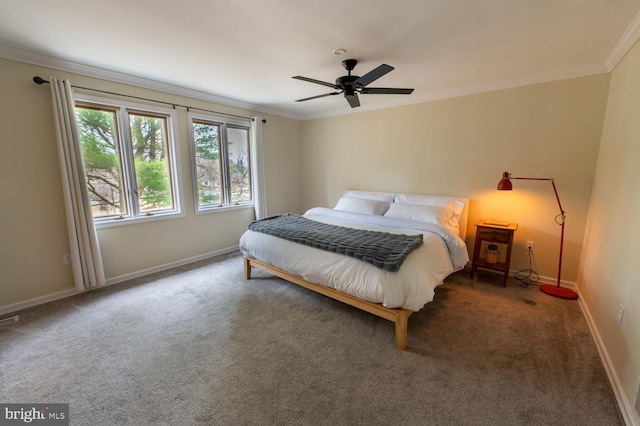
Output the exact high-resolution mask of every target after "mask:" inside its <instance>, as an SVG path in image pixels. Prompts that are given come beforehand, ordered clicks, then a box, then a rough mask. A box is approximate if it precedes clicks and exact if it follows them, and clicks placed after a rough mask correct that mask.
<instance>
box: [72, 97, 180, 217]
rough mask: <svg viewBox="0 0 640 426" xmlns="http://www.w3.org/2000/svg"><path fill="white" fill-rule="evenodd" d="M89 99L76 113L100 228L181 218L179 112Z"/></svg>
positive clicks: (78, 105) (80, 100) (82, 100)
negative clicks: (120, 222)
mask: <svg viewBox="0 0 640 426" xmlns="http://www.w3.org/2000/svg"><path fill="white" fill-rule="evenodd" d="M89 99H90V98H80V97H78V100H77V101H76V108H75V109H76V121H77V124H78V133H79V134H80V141H81V144H82V153H83V157H84V166H85V173H86V177H87V187H88V190H89V199H90V201H91V211H92V212H93V217H94V220H95V221H96V224H98V223H108V222H114V221H118V220H124V221H125V222H128V221H130V220H133V219H139V218H151V217H157V216H166V215H169V214H176V213H180V207H179V201H178V192H177V187H178V186H177V182H176V176H177V172H176V164H175V163H176V160H175V155H174V153H175V149H174V142H173V141H174V137H173V129H174V128H175V125H174V120H175V114H174V111H173V110H169V109H164V108H152V107H147V106H144V107H142V106H134V105H129V104H127V105H123V104H120V105H114V104H112V103H107V102H108V101H105V100H96V98H93V99H92V100H89Z"/></svg>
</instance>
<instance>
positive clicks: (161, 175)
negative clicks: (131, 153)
mask: <svg viewBox="0 0 640 426" xmlns="http://www.w3.org/2000/svg"><path fill="white" fill-rule="evenodd" d="M135 168H136V178H137V183H138V199H139V203H140V209H141V210H152V209H158V208H165V207H170V206H171V186H170V185H169V176H168V173H167V162H166V160H164V159H162V160H155V161H145V160H143V159H140V158H136V161H135Z"/></svg>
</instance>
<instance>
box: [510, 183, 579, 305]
mask: <svg viewBox="0 0 640 426" xmlns="http://www.w3.org/2000/svg"><path fill="white" fill-rule="evenodd" d="M511 179H519V180H546V181H549V182H551V185H552V186H553V192H554V193H555V194H556V200H557V201H558V207H559V208H560V214H559V215H557V216H556V223H557V224H558V225H560V226H561V227H562V231H561V232H560V259H559V260H558V283H557V285H553V284H542V285H541V286H540V290H542V291H543V292H544V293H546V294H549V295H551V296H555V297H560V298H561V299H577V298H578V293H576V292H575V291H573V290H570V289H568V288H566V287H561V286H560V273H561V271H562V247H563V245H564V220H565V218H566V216H565V214H564V210H562V204H561V203H560V197H559V196H558V190H557V189H556V183H555V182H554V180H553V178H526V177H513V176H511V174H510V173H509V172H504V173H502V179H500V182H498V190H500V191H511V190H512V189H513V185H512V184H511Z"/></svg>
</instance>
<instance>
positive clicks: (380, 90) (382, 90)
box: [360, 87, 413, 95]
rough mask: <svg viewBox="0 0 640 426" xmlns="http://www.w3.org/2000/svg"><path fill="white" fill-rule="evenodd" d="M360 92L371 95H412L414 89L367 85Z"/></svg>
mask: <svg viewBox="0 0 640 426" xmlns="http://www.w3.org/2000/svg"><path fill="white" fill-rule="evenodd" d="M360 93H362V94H365V95H367V94H369V95H410V94H411V93H413V89H395V88H392V87H365V88H363V89H362V90H361V91H360Z"/></svg>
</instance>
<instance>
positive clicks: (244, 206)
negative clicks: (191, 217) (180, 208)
mask: <svg viewBox="0 0 640 426" xmlns="http://www.w3.org/2000/svg"><path fill="white" fill-rule="evenodd" d="M253 208H254V205H253V203H246V204H237V205H233V206H220V207H207V208H201V209H199V210H198V209H197V208H196V215H201V214H209V213H219V212H228V211H232V210H244V209H253Z"/></svg>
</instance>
